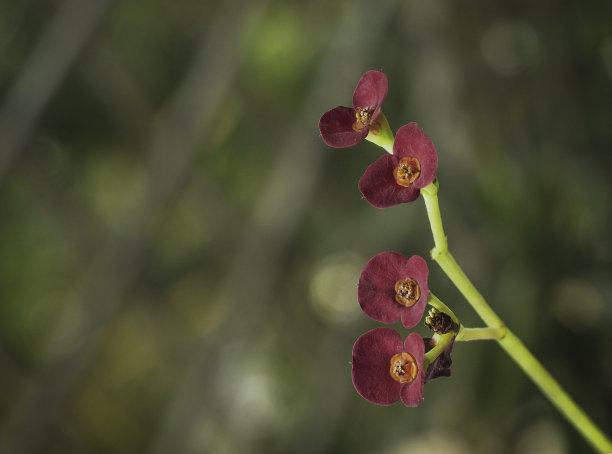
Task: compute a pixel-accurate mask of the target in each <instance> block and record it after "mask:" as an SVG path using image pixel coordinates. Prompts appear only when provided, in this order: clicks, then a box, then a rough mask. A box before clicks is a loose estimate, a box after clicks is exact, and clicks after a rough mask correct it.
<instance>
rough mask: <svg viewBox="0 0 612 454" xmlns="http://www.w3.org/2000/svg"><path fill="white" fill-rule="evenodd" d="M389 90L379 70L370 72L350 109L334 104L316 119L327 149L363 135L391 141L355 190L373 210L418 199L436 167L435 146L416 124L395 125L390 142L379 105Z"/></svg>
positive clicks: (355, 142)
mask: <svg viewBox="0 0 612 454" xmlns="http://www.w3.org/2000/svg"><path fill="white" fill-rule="evenodd" d="M387 88H388V86H387V77H386V76H385V75H384V74H383V73H382V72H380V71H368V72H367V73H365V74H364V75H363V76H362V77H361V79H360V80H359V83H358V84H357V88H356V89H355V92H354V93H353V107H352V108H351V107H342V106H340V107H336V108H335V109H332V110H330V111H328V112H325V113H324V114H323V116H322V117H321V119H320V120H319V131H320V133H321V137H322V138H323V141H324V142H325V143H326V144H327V145H329V146H331V147H335V148H344V147H350V146H352V145H355V144H357V143H359V142H361V141H362V140H364V139H368V140H371V141H372V142H374V143H377V144H380V145H383V146H384V141H385V139H387V138H388V140H390V141H392V142H393V145H392V150H393V154H391V155H385V156H382V157H380V158H379V159H378V160H377V161H376V162H374V163H373V164H372V165H370V166H369V167H368V168H367V169H366V171H365V173H364V175H363V177H361V179H360V180H359V190H360V191H361V193H362V194H363V196H364V198H365V199H366V200H367V201H368V202H369V203H370V204H371V205H373V206H375V207H376V208H388V207H391V206H393V205H397V204H400V203H407V202H412V201H414V200H416V199H417V198H418V197H419V194H420V190H421V189H423V188H425V187H426V186H428V185H429V184H431V183H432V182H433V181H434V178H435V176H436V170H437V169H438V155H437V153H436V148H435V147H434V145H433V143H432V142H431V140H430V139H429V137H427V136H426V135H425V133H424V132H423V131H422V130H421V129H419V127H418V125H417V124H416V123H409V124H407V125H404V126H402V127H401V128H399V130H398V131H397V135H396V137H395V140H393V135H392V134H391V133H390V130H389V124H388V122H387V119H386V117H385V116H384V114H383V112H382V109H381V105H382V102H383V101H384V99H385V97H386V95H387ZM385 148H387V147H385ZM387 149H388V148H387Z"/></svg>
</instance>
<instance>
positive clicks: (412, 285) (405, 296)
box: [395, 277, 421, 307]
mask: <svg viewBox="0 0 612 454" xmlns="http://www.w3.org/2000/svg"><path fill="white" fill-rule="evenodd" d="M420 297H421V289H420V288H419V283H418V282H417V281H415V280H414V279H411V278H409V277H407V278H406V279H401V280H399V281H397V282H396V283H395V301H397V302H398V303H399V304H401V305H402V306H406V307H412V306H414V305H415V304H416V303H417V301H418V300H419V298H420Z"/></svg>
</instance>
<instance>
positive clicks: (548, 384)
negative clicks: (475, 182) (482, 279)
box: [421, 180, 612, 454]
mask: <svg viewBox="0 0 612 454" xmlns="http://www.w3.org/2000/svg"><path fill="white" fill-rule="evenodd" d="M421 193H422V194H423V198H424V200H425V206H426V208H427V215H428V216H429V222H430V225H431V231H432V233H433V237H434V244H435V247H434V248H433V249H432V251H431V256H432V258H433V259H434V260H435V261H436V262H437V263H438V264H439V265H440V267H441V268H442V270H443V271H444V272H445V273H446V275H447V276H448V277H449V278H450V280H451V281H452V282H453V284H455V286H456V287H457V288H458V289H459V291H460V292H461V293H462V294H463V296H464V297H465V299H466V300H467V301H468V302H469V303H470V304H471V305H472V307H473V308H474V310H475V311H476V312H477V313H478V315H479V316H480V317H481V318H482V319H483V321H484V322H485V324H486V325H487V326H488V327H489V328H495V329H501V330H504V331H505V335H504V336H503V337H502V338H500V339H497V342H499V344H500V345H501V347H502V348H503V349H504V350H505V351H506V353H508V355H510V357H511V358H512V359H513V360H514V361H515V362H516V363H517V364H518V365H519V367H520V368H521V369H523V371H524V372H525V373H526V374H527V376H528V377H529V378H530V379H531V380H532V381H533V382H534V383H535V384H536V385H537V386H538V387H539V388H540V390H541V391H542V392H543V393H544V395H545V396H546V397H547V398H548V399H549V400H550V401H551V402H552V403H553V404H554V405H555V406H556V407H557V409H558V410H559V411H560V412H561V414H563V415H564V416H565V417H566V419H567V420H568V421H569V422H570V423H571V424H572V425H573V426H574V427H575V428H576V429H577V430H578V431H579V432H580V433H581V434H582V436H583V437H584V438H585V439H586V440H587V441H588V442H589V443H590V444H591V445H592V446H593V447H594V448H595V449H596V450H597V451H599V452H600V453H602V454H610V453H612V443H611V442H610V440H609V439H608V438H607V437H606V435H604V433H603V432H602V431H601V430H600V429H599V428H598V427H597V426H596V425H595V424H594V423H593V421H591V419H590V418H589V417H588V416H587V415H586V414H585V413H584V412H583V411H582V409H580V407H578V406H577V405H576V403H575V402H574V401H573V400H572V399H571V398H570V397H569V395H568V394H567V393H566V392H565V391H564V390H563V388H561V386H560V385H559V384H558V383H557V381H556V380H555V379H554V378H553V377H552V376H551V375H550V374H549V373H548V372H547V371H546V369H544V367H543V366H542V364H540V362H539V361H538V360H537V359H536V358H535V357H534V356H533V354H532V353H531V352H530V351H529V350H527V348H526V347H525V346H524V345H523V343H522V342H521V341H520V340H519V339H518V338H517V337H516V336H515V335H514V333H512V332H511V331H510V330H508V329H507V328H505V325H504V323H503V321H502V320H501V319H500V318H499V317H498V316H497V314H496V313H495V312H494V311H493V309H491V307H490V306H489V305H488V304H487V302H486V301H485V299H484V298H483V296H482V295H481V294H480V292H478V290H476V287H474V285H473V284H472V283H471V282H470V280H469V279H468V277H467V276H466V275H465V273H464V272H463V270H462V269H461V267H460V266H459V265H458V264H457V262H456V261H455V259H454V258H453V256H452V255H451V254H450V253H449V252H448V243H447V240H446V236H445V235H444V228H443V227H442V218H441V216H440V207H439V204H438V182H437V180H436V181H434V182H433V183H432V184H430V185H429V186H427V187H426V188H424V189H422V190H421Z"/></svg>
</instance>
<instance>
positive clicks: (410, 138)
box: [393, 123, 438, 189]
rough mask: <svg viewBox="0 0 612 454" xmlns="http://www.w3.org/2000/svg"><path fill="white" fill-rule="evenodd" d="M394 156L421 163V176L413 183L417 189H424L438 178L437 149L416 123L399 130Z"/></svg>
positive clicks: (394, 146) (396, 136)
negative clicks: (410, 158)
mask: <svg viewBox="0 0 612 454" xmlns="http://www.w3.org/2000/svg"><path fill="white" fill-rule="evenodd" d="M393 154H394V155H395V156H396V157H397V158H398V159H401V158H404V157H413V158H417V159H418V160H419V162H420V163H421V175H419V177H418V178H417V179H416V180H414V183H412V186H414V187H415V188H418V189H420V188H424V187H425V186H427V185H428V184H429V183H431V182H432V181H433V180H434V178H435V177H436V170H438V153H437V152H436V147H434V144H433V143H432V141H431V140H430V139H429V137H427V136H426V135H425V133H424V132H423V131H422V130H421V129H419V127H418V125H417V124H416V123H409V124H407V125H404V126H402V127H401V128H399V129H398V131H397V134H396V135H395V142H393Z"/></svg>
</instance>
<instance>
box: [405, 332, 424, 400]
mask: <svg viewBox="0 0 612 454" xmlns="http://www.w3.org/2000/svg"><path fill="white" fill-rule="evenodd" d="M404 351H405V352H407V353H410V354H411V355H412V356H414V359H415V360H416V362H417V364H418V367H419V372H418V374H417V377H416V378H415V379H414V381H413V382H411V383H407V384H405V385H404V386H403V387H402V390H401V399H402V403H403V404H404V405H406V406H407V407H417V406H419V404H420V403H421V402H423V384H424V380H425V372H424V371H423V358H424V357H425V345H424V344H423V339H422V338H421V336H419V335H418V334H417V333H412V334H410V335H409V336H408V337H407V338H406V342H404Z"/></svg>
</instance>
